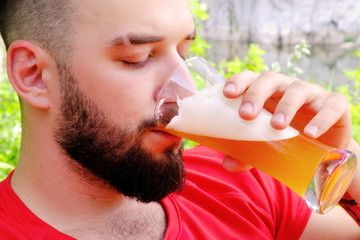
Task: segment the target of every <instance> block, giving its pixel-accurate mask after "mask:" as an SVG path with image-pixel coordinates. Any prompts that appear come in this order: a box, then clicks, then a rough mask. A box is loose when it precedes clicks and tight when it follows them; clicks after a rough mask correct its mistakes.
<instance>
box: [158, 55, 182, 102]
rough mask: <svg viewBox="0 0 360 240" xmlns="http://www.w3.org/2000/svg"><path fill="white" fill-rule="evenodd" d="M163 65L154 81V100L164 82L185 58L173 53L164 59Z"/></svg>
mask: <svg viewBox="0 0 360 240" xmlns="http://www.w3.org/2000/svg"><path fill="white" fill-rule="evenodd" d="M163 62H164V64H163V66H162V67H161V70H160V71H159V74H158V82H157V83H156V84H157V86H156V88H155V89H156V90H155V92H154V96H153V98H154V101H156V100H157V99H158V98H159V94H160V92H161V89H162V88H163V86H164V84H166V83H167V82H168V81H170V80H169V79H170V78H171V76H172V74H173V73H174V72H175V71H176V70H177V69H178V68H179V67H180V66H181V65H183V64H184V62H185V60H184V59H183V58H182V57H180V56H179V54H178V53H175V54H173V55H172V56H170V57H168V58H167V59H165V60H164V61H163Z"/></svg>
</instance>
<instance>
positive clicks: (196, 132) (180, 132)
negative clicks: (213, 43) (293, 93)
mask: <svg viewBox="0 0 360 240" xmlns="http://www.w3.org/2000/svg"><path fill="white" fill-rule="evenodd" d="M224 82H225V79H224V78H223V77H222V76H221V75H220V74H219V73H218V72H217V71H216V69H214V68H213V67H211V65H210V64H209V63H207V61H206V60H205V59H202V58H198V57H195V58H192V59H190V60H187V61H186V62H185V63H184V64H183V65H181V66H179V67H178V68H177V69H176V70H175V71H174V72H173V73H172V75H171V77H170V78H169V79H168V81H167V82H166V83H165V84H164V86H163V87H162V89H161V91H160V92H159V96H158V99H157V104H156V107H155V112H154V113H155V114H154V115H155V119H156V120H157V123H158V125H159V126H164V130H165V131H168V132H169V133H171V134H174V135H177V136H179V137H182V138H186V139H189V140H192V141H194V142H197V143H200V144H202V145H205V146H208V147H210V148H213V149H215V150H218V151H220V152H223V153H225V154H227V155H229V156H231V157H233V158H234V159H237V160H239V161H242V162H244V163H247V164H249V165H251V166H253V167H255V168H257V169H259V170H261V171H263V172H265V173H267V174H269V175H270V176H272V177H274V178H275V179H277V180H279V181H280V182H282V183H283V184H285V185H286V186H288V187H289V188H290V189H292V190H293V191H294V192H296V193H297V194H298V195H300V196H301V197H303V198H304V199H305V201H306V202H307V204H308V206H309V207H310V208H311V209H312V210H313V211H315V212H318V213H324V212H326V211H328V210H330V209H331V208H332V207H333V206H335V205H336V204H337V202H338V201H339V200H340V198H341V196H342V195H343V194H344V192H345V190H346V188H347V187H348V186H349V184H350V182H351V179H352V176H353V173H354V169H355V166H356V157H355V155H354V154H353V153H351V152H350V151H347V150H345V149H338V148H332V147H330V146H327V145H325V144H322V143H320V142H318V141H316V140H315V139H311V138H308V137H306V136H305V135H303V134H302V133H299V131H297V130H296V129H294V128H292V127H287V128H285V129H283V130H276V129H274V128H273V127H272V126H271V124H270V121H271V118H272V115H271V113H269V112H267V111H266V110H262V111H261V113H260V114H259V116H258V117H257V118H255V119H254V120H251V121H246V120H244V119H242V118H240V116H239V114H238V109H239V107H240V103H241V97H239V98H238V99H228V98H225V97H224V95H223V93H222V89H223V85H224ZM195 86H196V88H195Z"/></svg>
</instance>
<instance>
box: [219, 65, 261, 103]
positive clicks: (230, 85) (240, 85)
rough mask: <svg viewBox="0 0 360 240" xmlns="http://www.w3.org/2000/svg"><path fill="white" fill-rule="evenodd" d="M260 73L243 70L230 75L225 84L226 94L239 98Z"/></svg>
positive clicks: (226, 95) (229, 96)
mask: <svg viewBox="0 0 360 240" xmlns="http://www.w3.org/2000/svg"><path fill="white" fill-rule="evenodd" d="M258 76H259V75H258V74H256V73H254V72H251V71H242V72H240V73H238V74H235V75H233V76H231V77H229V78H228V79H227V81H226V83H225V86H224V90H223V92H224V96H225V97H227V98H238V97H239V96H240V95H241V94H243V93H244V91H245V90H246V89H247V88H248V87H249V86H250V85H251V84H252V82H253V81H254V80H255V79H256V78H257V77H258Z"/></svg>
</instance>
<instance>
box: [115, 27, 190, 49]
mask: <svg viewBox="0 0 360 240" xmlns="http://www.w3.org/2000/svg"><path fill="white" fill-rule="evenodd" d="M195 38H196V30H194V31H193V32H192V33H190V34H189V35H187V36H186V37H185V40H194V39H195ZM164 39H165V37H163V36H159V35H152V34H138V33H129V34H127V35H126V36H121V37H117V38H115V39H113V40H112V41H111V42H110V45H111V46H114V47H121V46H125V45H127V44H131V45H144V44H149V43H156V42H161V41H163V40H164Z"/></svg>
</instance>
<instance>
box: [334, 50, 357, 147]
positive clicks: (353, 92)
mask: <svg viewBox="0 0 360 240" xmlns="http://www.w3.org/2000/svg"><path fill="white" fill-rule="evenodd" d="M354 54H355V55H356V56H357V57H359V58H360V51H355V52H354ZM343 72H344V75H345V76H346V77H347V78H349V79H350V80H352V81H353V82H352V84H351V86H349V85H343V86H340V87H338V89H337V90H338V91H339V92H341V93H343V94H344V95H345V96H346V97H347V99H348V101H349V102H350V111H351V117H352V124H353V138H354V139H355V140H356V141H357V142H360V118H359V116H360V67H359V68H357V69H354V70H349V69H344V70H343Z"/></svg>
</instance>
